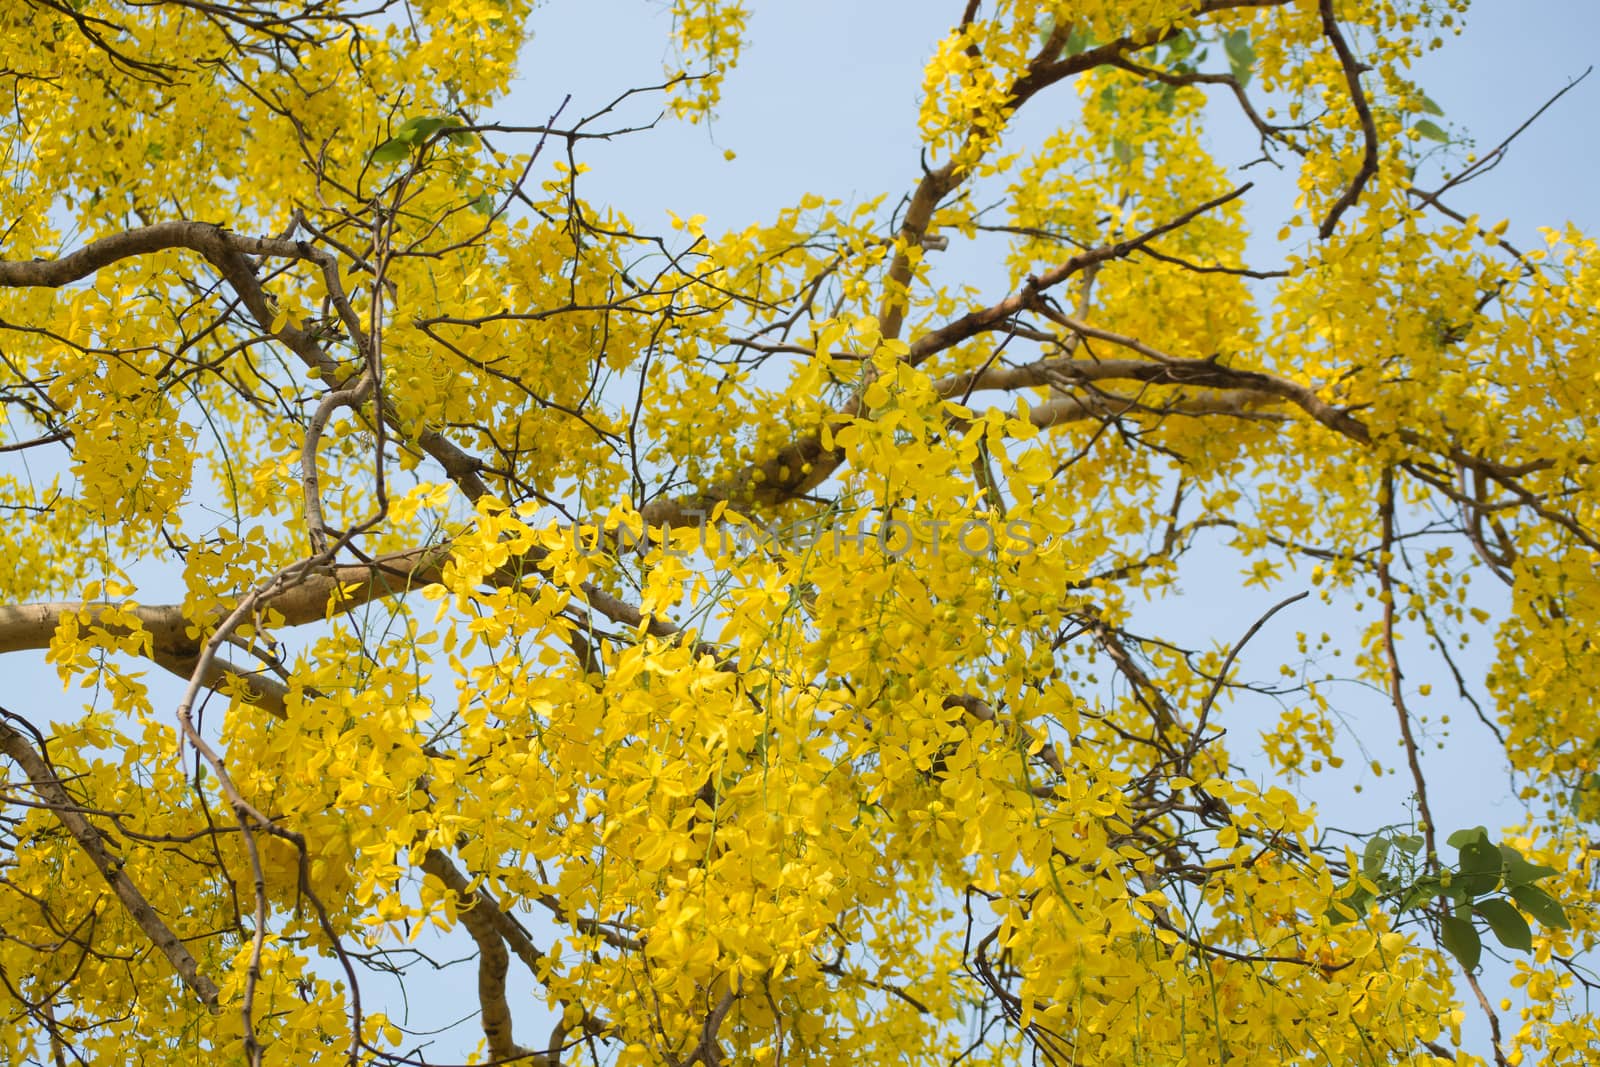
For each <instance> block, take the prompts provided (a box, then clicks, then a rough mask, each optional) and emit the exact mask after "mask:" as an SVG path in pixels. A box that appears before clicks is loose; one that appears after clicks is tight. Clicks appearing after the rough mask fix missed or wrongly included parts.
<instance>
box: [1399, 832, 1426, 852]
mask: <svg viewBox="0 0 1600 1067" xmlns="http://www.w3.org/2000/svg"><path fill="white" fill-rule="evenodd" d="M1394 844H1395V847H1396V848H1398V849H1399V850H1400V851H1401V852H1404V853H1405V854H1406V855H1408V856H1415V855H1416V854H1417V853H1418V852H1421V851H1422V844H1423V842H1422V838H1420V837H1418V836H1417V835H1416V834H1395V836H1394Z"/></svg>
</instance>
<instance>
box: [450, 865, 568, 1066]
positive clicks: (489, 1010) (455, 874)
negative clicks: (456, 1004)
mask: <svg viewBox="0 0 1600 1067" xmlns="http://www.w3.org/2000/svg"><path fill="white" fill-rule="evenodd" d="M422 869H423V870H424V871H425V872H427V873H428V874H431V875H433V876H434V877H435V878H437V879H439V881H441V882H443V883H444V885H445V888H447V889H449V890H450V891H452V892H453V893H455V894H456V898H457V900H458V901H459V907H458V908H457V910H456V914H457V915H458V916H460V918H461V925H463V926H465V927H466V928H467V933H468V934H470V935H471V936H472V940H473V941H474V942H475V943H476V944H477V946H478V1006H479V1009H480V1010H481V1017H482V1021H483V1036H484V1038H485V1040H487V1041H488V1043H489V1056H490V1058H491V1059H493V1060H495V1061H496V1062H501V1061H506V1060H515V1059H523V1058H534V1059H536V1060H537V1061H538V1062H541V1063H544V1062H548V1059H547V1057H544V1056H541V1055H539V1054H538V1053H535V1052H533V1051H531V1050H529V1049H525V1048H523V1047H522V1046H521V1045H519V1044H517V1042H516V1040H515V1038H514V1037H513V1035H512V1026H511V1007H510V1005H509V1004H508V1003H507V1002H506V971H507V970H508V969H509V965H510V957H509V956H508V955H507V953H506V944H507V939H506V937H505V930H506V928H507V927H508V926H509V927H511V928H512V929H517V928H516V924H515V920H512V919H511V918H510V916H508V915H506V914H505V912H504V911H502V910H501V909H500V908H499V907H498V906H497V905H496V903H495V901H494V898H493V897H491V896H489V894H488V893H487V892H486V891H485V890H482V889H479V890H476V891H474V890H473V889H472V888H471V883H470V882H468V880H467V877H466V875H464V874H462V873H461V872H460V871H459V870H457V869H456V866H455V864H453V863H451V862H450V859H449V857H448V856H446V855H445V854H444V853H442V852H440V851H439V850H438V849H436V848H430V849H429V850H428V851H427V852H426V853H424V854H423V857H422ZM518 933H519V935H520V936H519V937H518V939H517V940H516V941H514V942H513V945H514V947H518V955H519V956H522V953H523V952H524V951H528V952H530V953H531V955H528V956H522V958H523V962H524V963H527V964H528V966H529V969H530V970H533V971H534V974H535V976H537V975H538V971H537V970H536V969H535V965H536V964H537V963H538V960H539V957H540V955H542V954H541V953H539V950H538V949H536V948H534V947H533V946H532V943H531V942H527V935H526V934H523V933H521V932H520V930H518ZM523 942H527V944H526V945H523V944H522V943H523Z"/></svg>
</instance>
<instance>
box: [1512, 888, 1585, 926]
mask: <svg viewBox="0 0 1600 1067" xmlns="http://www.w3.org/2000/svg"><path fill="white" fill-rule="evenodd" d="M1511 898H1512V899H1513V900H1515V901H1516V902H1517V904H1518V905H1519V906H1520V907H1521V908H1522V910H1523V911H1525V912H1527V913H1528V914H1529V915H1532V916H1533V917H1534V918H1535V919H1538V920H1539V925H1540V926H1548V927H1550V928H1551V929H1553V930H1566V929H1568V928H1569V927H1570V926H1571V925H1572V924H1571V923H1569V922H1567V913H1566V910H1565V909H1564V908H1562V907H1561V902H1560V901H1558V900H1557V899H1556V898H1555V897H1553V896H1551V895H1550V894H1549V893H1546V892H1545V891H1544V890H1543V889H1540V888H1539V887H1538V886H1536V885H1514V886H1512V887H1511Z"/></svg>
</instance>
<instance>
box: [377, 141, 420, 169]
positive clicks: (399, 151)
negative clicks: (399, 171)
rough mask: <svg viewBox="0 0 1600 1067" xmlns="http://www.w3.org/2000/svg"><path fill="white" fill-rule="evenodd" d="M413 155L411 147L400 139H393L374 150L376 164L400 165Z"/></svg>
mask: <svg viewBox="0 0 1600 1067" xmlns="http://www.w3.org/2000/svg"><path fill="white" fill-rule="evenodd" d="M410 154H411V146H410V145H409V144H407V143H406V142H404V141H402V140H400V138H398V137H391V138H389V140H387V141H385V142H383V143H382V144H381V145H379V146H378V147H377V148H374V149H373V150H372V162H374V163H398V162H400V160H402V159H404V158H406V157H407V156H409V155H410Z"/></svg>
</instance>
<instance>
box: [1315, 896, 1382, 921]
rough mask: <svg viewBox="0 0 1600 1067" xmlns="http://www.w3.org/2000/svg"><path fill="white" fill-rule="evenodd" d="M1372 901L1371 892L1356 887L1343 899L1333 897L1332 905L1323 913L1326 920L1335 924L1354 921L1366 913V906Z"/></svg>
mask: <svg viewBox="0 0 1600 1067" xmlns="http://www.w3.org/2000/svg"><path fill="white" fill-rule="evenodd" d="M1371 903H1372V894H1371V893H1370V892H1368V891H1367V890H1366V889H1357V890H1356V891H1355V892H1353V893H1351V894H1350V895H1349V896H1347V897H1344V898H1343V899H1335V900H1334V902H1333V904H1332V906H1331V907H1329V908H1328V910H1327V911H1326V912H1324V913H1323V914H1325V915H1326V916H1327V917H1328V921H1329V922H1331V923H1333V924H1334V925H1335V926H1343V925H1344V924H1346V923H1352V922H1355V921H1356V920H1357V919H1359V918H1361V917H1362V916H1364V915H1366V914H1367V908H1368V906H1369V905H1371Z"/></svg>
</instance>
